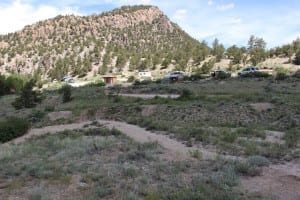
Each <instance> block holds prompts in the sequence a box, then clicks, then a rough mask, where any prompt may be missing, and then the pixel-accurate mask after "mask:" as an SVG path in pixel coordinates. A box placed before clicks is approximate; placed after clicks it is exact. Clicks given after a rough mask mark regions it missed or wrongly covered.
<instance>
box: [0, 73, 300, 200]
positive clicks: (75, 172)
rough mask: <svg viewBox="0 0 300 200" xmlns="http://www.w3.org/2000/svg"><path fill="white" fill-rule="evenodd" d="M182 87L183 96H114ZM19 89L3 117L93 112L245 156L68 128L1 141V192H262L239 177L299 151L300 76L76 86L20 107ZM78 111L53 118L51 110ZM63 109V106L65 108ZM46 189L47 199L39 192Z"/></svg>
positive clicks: (237, 195)
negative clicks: (170, 157)
mask: <svg viewBox="0 0 300 200" xmlns="http://www.w3.org/2000/svg"><path fill="white" fill-rule="evenodd" d="M118 93H133V94H135V93H137V94H180V95H181V96H180V97H179V98H178V99H171V98H166V99H165V98H159V97H156V98H154V99H147V100H145V99H141V98H130V97H122V96H121V95H116V94H118ZM15 98H16V95H10V96H4V97H1V98H0V103H1V105H2V106H1V109H0V119H2V120H3V119H6V118H7V117H9V116H18V117H23V118H26V119H28V120H29V121H30V122H31V126H32V127H33V128H35V127H44V126H48V125H54V124H67V123H71V122H80V121H86V120H95V119H111V120H121V121H125V122H128V123H131V124H137V125H139V126H142V127H145V128H146V129H148V130H152V131H155V132H157V133H160V134H167V135H169V136H170V137H171V138H176V139H177V140H179V141H182V142H183V143H185V144H186V145H187V146H199V147H202V148H206V149H211V150H213V151H216V152H218V153H220V154H222V155H223V154H226V155H235V156H241V157H243V158H245V160H244V161H232V160H224V159H221V158H219V159H216V160H212V161H203V160H199V159H198V158H201V155H200V153H199V152H191V158H192V157H194V158H195V159H192V160H189V161H173V162H171V161H167V160H163V159H161V158H160V155H161V153H162V152H163V151H164V150H163V148H162V147H161V146H159V145H158V144H157V143H145V144H138V143H136V142H134V141H132V140H130V139H129V138H126V137H125V136H124V135H123V134H121V133H119V132H117V131H109V130H106V129H101V128H99V129H95V130H77V131H66V132H63V133H61V134H59V135H47V136H42V137H36V138H32V139H31V140H29V141H26V142H24V143H21V144H19V145H12V144H2V145H0V199H8V197H24V199H53V198H58V199H99V198H104V199H241V198H242V199H260V198H262V196H261V195H259V194H258V195H255V194H248V193H244V192H243V191H241V190H240V188H239V177H240V176H256V175H259V174H260V172H261V169H260V168H261V167H262V166H266V165H268V164H269V163H278V162H281V161H283V160H284V161H291V160H294V159H299V157H300V146H299V145H300V81H299V79H296V78H289V79H286V80H283V81H275V80H274V79H272V78H266V79H263V78H249V79H248V78H246V79H227V80H208V81H199V82H181V83H174V84H158V83H151V84H147V85H138V86H136V85H135V86H130V87H126V88H121V87H119V86H116V87H112V88H104V87H98V86H93V85H89V86H85V87H81V88H73V89H72V101H70V102H67V103H62V97H61V94H59V92H58V91H56V90H46V91H44V100H43V102H42V104H40V105H38V106H37V107H36V108H33V109H21V110H17V111H16V110H15V109H14V108H13V107H12V106H11V102H12V101H13V100H14V99H15ZM60 111H70V113H71V115H70V116H67V117H65V118H61V119H59V117H58V119H56V120H51V119H50V117H49V115H48V114H49V113H53V112H60ZM57 115H59V114H57ZM39 197H40V198H39Z"/></svg>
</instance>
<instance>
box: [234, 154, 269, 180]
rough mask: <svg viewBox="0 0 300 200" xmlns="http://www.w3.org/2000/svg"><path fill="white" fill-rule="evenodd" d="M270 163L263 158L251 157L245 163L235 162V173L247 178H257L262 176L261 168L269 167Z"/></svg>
mask: <svg viewBox="0 0 300 200" xmlns="http://www.w3.org/2000/svg"><path fill="white" fill-rule="evenodd" d="M269 165H270V161H269V160H268V159H267V158H265V157H263V156H257V155H254V156H250V157H249V158H248V159H247V160H245V161H236V162H235V171H237V173H240V174H242V175H245V176H257V175H260V174H261V171H262V169H261V167H264V166H269Z"/></svg>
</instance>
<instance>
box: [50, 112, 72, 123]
mask: <svg viewBox="0 0 300 200" xmlns="http://www.w3.org/2000/svg"><path fill="white" fill-rule="evenodd" d="M48 117H49V119H50V120H51V121H55V120H58V119H70V118H71V117H72V111H59V112H51V113H48Z"/></svg>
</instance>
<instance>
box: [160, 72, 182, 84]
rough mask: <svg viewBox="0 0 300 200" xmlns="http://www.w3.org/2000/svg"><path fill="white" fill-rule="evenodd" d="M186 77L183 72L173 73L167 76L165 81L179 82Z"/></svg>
mask: <svg viewBox="0 0 300 200" xmlns="http://www.w3.org/2000/svg"><path fill="white" fill-rule="evenodd" d="M184 76H185V73H184V72H182V71H173V72H171V73H170V74H167V75H166V76H165V77H164V80H169V81H173V82H174V81H179V80H183V78H184Z"/></svg>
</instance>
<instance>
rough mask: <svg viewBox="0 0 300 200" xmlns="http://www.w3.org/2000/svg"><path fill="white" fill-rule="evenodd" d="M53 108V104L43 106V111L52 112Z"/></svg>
mask: <svg viewBox="0 0 300 200" xmlns="http://www.w3.org/2000/svg"><path fill="white" fill-rule="evenodd" d="M54 110H55V106H45V112H53V111H54Z"/></svg>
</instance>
